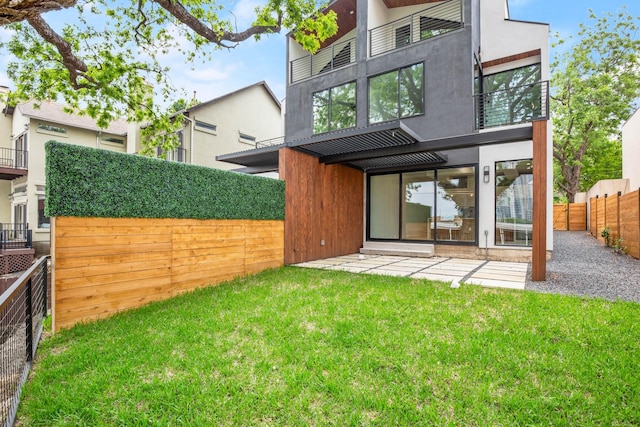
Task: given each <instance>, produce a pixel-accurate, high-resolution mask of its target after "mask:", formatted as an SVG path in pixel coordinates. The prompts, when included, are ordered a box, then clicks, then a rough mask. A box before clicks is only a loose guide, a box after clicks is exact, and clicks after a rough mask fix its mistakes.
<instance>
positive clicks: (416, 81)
mask: <svg viewBox="0 0 640 427" xmlns="http://www.w3.org/2000/svg"><path fill="white" fill-rule="evenodd" d="M422 113H424V65H423V64H422V63H420V64H415V65H412V66H410V67H406V68H401V69H399V70H394V71H392V72H390V73H385V74H381V75H379V76H375V77H371V78H370V79H369V123H380V122H385V121H388V120H395V119H398V118H403V117H411V116H415V115H418V114H422Z"/></svg>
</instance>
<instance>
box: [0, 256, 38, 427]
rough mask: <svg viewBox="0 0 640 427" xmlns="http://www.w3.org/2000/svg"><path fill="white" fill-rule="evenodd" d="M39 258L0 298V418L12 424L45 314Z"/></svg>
mask: <svg viewBox="0 0 640 427" xmlns="http://www.w3.org/2000/svg"><path fill="white" fill-rule="evenodd" d="M48 259H49V257H48V256H45V257H42V258H40V259H39V260H38V262H36V263H35V264H34V265H33V266H32V267H31V268H30V269H29V270H27V271H25V273H24V274H23V275H22V276H20V278H19V279H18V280H16V281H15V282H14V283H13V285H11V287H10V288H9V289H7V291H6V292H4V293H3V294H2V295H0V328H1V329H0V369H1V370H2V372H0V375H2V381H1V382H0V417H1V418H2V423H3V425H4V426H5V427H10V426H12V425H13V422H14V421H15V417H16V411H17V410H18V403H19V402H20V392H21V391H22V386H23V384H24V383H25V381H26V380H27V375H28V374H29V370H30V369H31V366H32V364H33V358H34V356H35V354H36V349H37V348H38V342H39V341H40V336H41V335H42V322H43V320H44V318H45V316H46V314H47V282H48V280H47V276H48V275H47V273H48V267H47V261H48Z"/></svg>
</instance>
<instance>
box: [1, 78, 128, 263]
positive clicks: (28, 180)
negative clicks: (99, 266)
mask: <svg viewBox="0 0 640 427" xmlns="http://www.w3.org/2000/svg"><path fill="white" fill-rule="evenodd" d="M5 93H6V89H5ZM63 108H64V107H63V105H61V104H58V103H55V102H41V103H39V104H38V106H36V104H35V103H34V102H27V103H24V104H19V105H17V106H16V107H15V108H7V107H5V109H4V115H3V117H2V118H1V119H0V120H1V121H0V126H1V130H0V133H1V134H2V136H3V137H2V142H1V143H0V144H1V147H2V148H1V152H0V201H1V202H0V223H2V224H6V226H5V227H9V228H13V229H14V232H17V233H18V234H20V229H21V228H23V227H24V228H28V229H29V230H31V234H32V239H33V246H34V248H35V249H36V253H48V250H49V227H50V224H49V218H48V217H46V216H45V214H44V200H45V184H46V182H45V180H46V178H45V151H44V144H45V143H46V142H47V141H51V140H55V141H59V142H69V143H72V144H76V145H84V146H87V147H97V148H103V149H107V150H112V151H120V152H126V151H127V136H126V132H127V124H126V122H124V121H122V120H118V121H115V122H113V123H112V124H111V125H110V126H109V127H108V128H107V129H100V128H99V127H98V126H97V125H96V123H95V121H94V120H93V119H91V118H89V117H86V116H84V117H81V116H77V115H73V114H69V113H66V112H64V111H63ZM24 225H27V226H28V227H25V226H24Z"/></svg>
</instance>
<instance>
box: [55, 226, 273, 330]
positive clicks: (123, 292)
mask: <svg viewBox="0 0 640 427" xmlns="http://www.w3.org/2000/svg"><path fill="white" fill-rule="evenodd" d="M51 249H52V253H53V266H54V274H53V282H54V283H53V289H54V295H53V306H52V312H53V329H54V331H58V330H60V329H61V328H66V327H70V326H73V325H74V324H75V323H78V322H81V321H88V320H93V319H97V318H103V317H107V316H109V315H112V314H114V313H116V312H118V311H122V310H127V309H131V308H135V307H139V306H142V305H145V304H147V303H149V302H151V301H156V300H161V299H166V298H170V297H172V296H174V295H177V294H179V293H181V292H185V291H190V290H193V289H196V288H199V287H203V286H207V285H214V284H217V283H220V282H223V281H225V280H230V279H233V278H234V277H238V276H243V275H247V274H251V273H255V272H258V271H260V270H264V269H266V268H271V267H279V266H281V265H283V264H284V222H283V221H245V220H188V219H147V218H126V219H113V218H70V217H57V218H55V219H54V221H53V227H52V245H51Z"/></svg>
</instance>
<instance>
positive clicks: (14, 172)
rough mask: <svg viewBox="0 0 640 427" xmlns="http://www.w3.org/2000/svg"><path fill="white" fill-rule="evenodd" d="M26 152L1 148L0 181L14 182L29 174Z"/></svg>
mask: <svg viewBox="0 0 640 427" xmlns="http://www.w3.org/2000/svg"><path fill="white" fill-rule="evenodd" d="M27 155H28V153H27V152H26V151H24V150H15V149H13V148H0V179H6V180H12V179H14V178H18V177H21V176H25V175H26V174H27V169H28V167H27V165H28V163H27V157H28V156H27Z"/></svg>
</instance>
